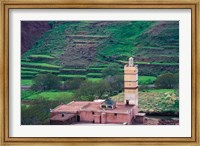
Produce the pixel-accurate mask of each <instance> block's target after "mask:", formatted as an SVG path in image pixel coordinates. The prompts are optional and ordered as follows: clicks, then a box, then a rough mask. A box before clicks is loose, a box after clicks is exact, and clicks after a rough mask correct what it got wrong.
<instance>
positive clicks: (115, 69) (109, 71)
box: [102, 64, 122, 78]
mask: <svg viewBox="0 0 200 146" xmlns="http://www.w3.org/2000/svg"><path fill="white" fill-rule="evenodd" d="M120 68H121V67H120V65H119V64H110V65H109V66H108V67H107V68H105V69H104V70H103V71H102V76H103V77H104V78H105V77H107V76H115V75H120V74H122V73H121V72H120Z"/></svg>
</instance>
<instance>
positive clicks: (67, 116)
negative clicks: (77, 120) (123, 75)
mask: <svg viewBox="0 0 200 146" xmlns="http://www.w3.org/2000/svg"><path fill="white" fill-rule="evenodd" d="M74 116H75V114H57V115H55V116H53V117H51V121H66V120H68V119H70V118H72V117H74Z"/></svg>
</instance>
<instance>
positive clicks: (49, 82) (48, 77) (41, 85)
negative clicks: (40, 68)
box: [32, 73, 61, 91]
mask: <svg viewBox="0 0 200 146" xmlns="http://www.w3.org/2000/svg"><path fill="white" fill-rule="evenodd" d="M60 86H61V82H60V79H59V78H58V77H57V76H55V75H53V74H50V73H48V74H39V75H38V76H37V77H36V78H34V80H33V85H32V89H33V90H36V91H46V90H52V89H59V88H60Z"/></svg>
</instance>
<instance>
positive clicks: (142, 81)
mask: <svg viewBox="0 0 200 146" xmlns="http://www.w3.org/2000/svg"><path fill="white" fill-rule="evenodd" d="M155 80H156V77H154V76H139V81H138V82H139V85H150V84H153V83H154V82H155Z"/></svg>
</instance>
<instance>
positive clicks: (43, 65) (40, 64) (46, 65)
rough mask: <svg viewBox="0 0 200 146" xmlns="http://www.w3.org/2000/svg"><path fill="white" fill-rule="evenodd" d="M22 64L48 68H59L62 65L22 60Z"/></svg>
mask: <svg viewBox="0 0 200 146" xmlns="http://www.w3.org/2000/svg"><path fill="white" fill-rule="evenodd" d="M21 65H22V66H31V67H48V68H55V69H59V68H60V67H61V66H57V65H52V64H48V63H36V62H21Z"/></svg>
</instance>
